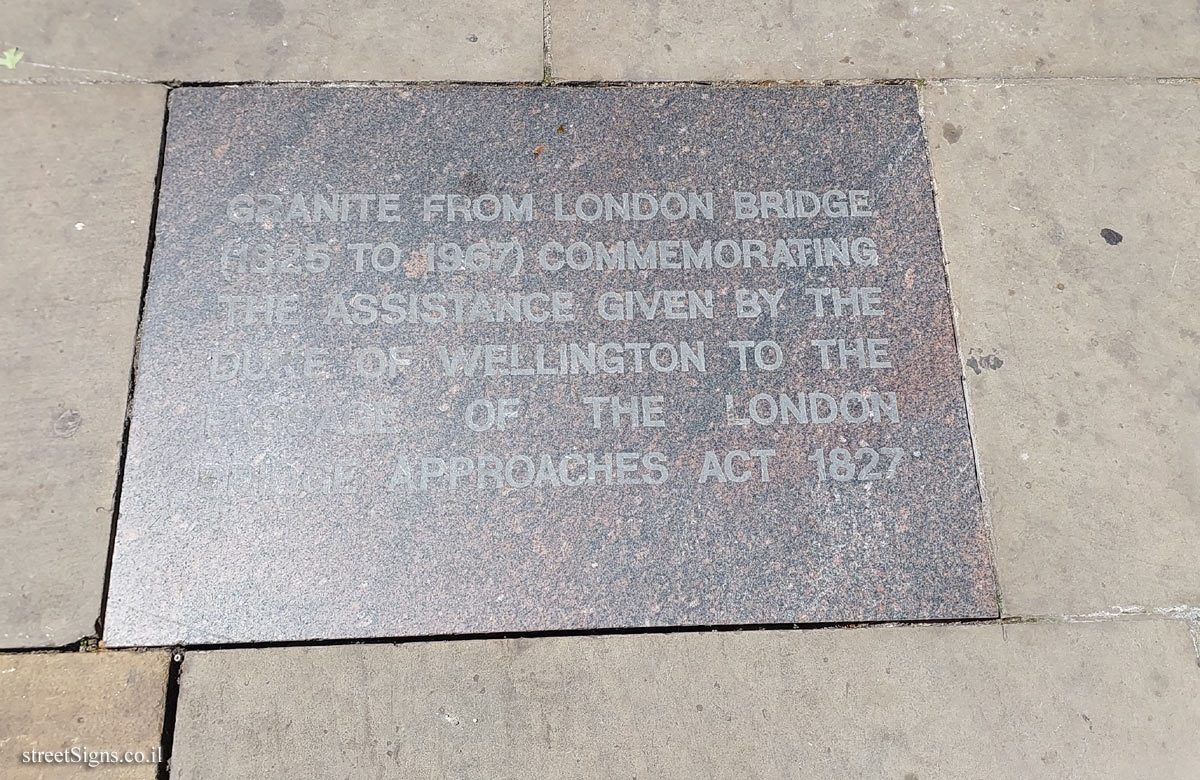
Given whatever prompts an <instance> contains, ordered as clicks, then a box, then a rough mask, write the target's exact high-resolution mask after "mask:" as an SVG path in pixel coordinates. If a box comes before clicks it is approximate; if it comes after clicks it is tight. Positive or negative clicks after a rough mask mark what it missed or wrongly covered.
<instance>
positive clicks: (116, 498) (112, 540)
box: [96, 89, 171, 641]
mask: <svg viewBox="0 0 1200 780" xmlns="http://www.w3.org/2000/svg"><path fill="white" fill-rule="evenodd" d="M170 100H171V90H170V89H168V90H167V91H166V94H165V95H164V96H163V116H162V130H161V134H160V136H159V141H158V166H157V168H156V169H155V172H154V189H153V195H152V197H151V200H150V219H149V223H150V226H149V229H148V234H147V237H146V257H145V260H144V261H143V265H142V287H141V290H140V292H139V295H138V313H137V319H136V320H135V323H134V330H133V350H132V353H131V355H130V357H131V361H130V366H129V383H128V391H129V392H128V395H127V396H126V398H125V420H124V427H123V430H122V432H121V448H120V454H119V457H118V459H117V482H116V485H115V486H114V487H113V511H112V524H111V526H110V527H109V532H108V557H107V558H106V559H105V564H104V586H103V588H102V589H101V593H100V614H99V617H97V618H96V637H97V641H102V640H103V639H104V620H105V617H106V616H107V611H108V589H109V584H110V582H111V580H112V566H113V557H114V555H115V554H116V549H117V524H118V521H119V519H120V516H121V489H122V485H123V484H124V481H125V459H126V456H127V455H128V452H129V428H130V422H131V420H132V417H133V394H134V388H135V386H136V385H137V366H138V355H139V354H140V352H141V342H142V338H141V336H142V317H143V315H144V314H145V311H146V288H147V287H148V286H149V283H150V261H151V258H152V257H153V255H154V239H155V231H156V230H157V228H158V195H159V188H160V187H161V185H162V175H163V163H164V158H165V156H166V150H167V120H168V118H169V115H170V105H171V103H170Z"/></svg>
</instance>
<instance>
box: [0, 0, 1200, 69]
mask: <svg viewBox="0 0 1200 780" xmlns="http://www.w3.org/2000/svg"><path fill="white" fill-rule="evenodd" d="M549 6H550V0H543V9H544V10H543V31H542V47H543V52H542V53H543V79H542V80H541V81H522V80H499V81H479V80H470V79H451V78H447V79H366V80H355V79H326V80H320V79H279V80H273V81H272V80H264V79H136V78H131V79H96V80H80V81H70V80H62V79H4V80H0V89H2V88H4V86H5V85H10V86H13V87H20V86H47V87H52V86H64V87H67V86H112V85H119V84H158V85H160V86H163V87H167V88H168V89H174V88H175V87H328V88H355V87H359V88H364V87H463V86H475V87H478V86H490V87H529V86H555V87H646V88H655V87H673V86H681V87H682V86H696V87H699V86H706V87H774V86H778V87H872V86H898V85H908V86H917V87H921V86H929V85H939V84H995V85H997V86H1005V85H1018V84H1019V85H1023V86H1025V85H1039V84H1041V85H1047V86H1048V85H1054V84H1064V83H1067V84H1069V83H1073V82H1080V83H1096V84H1129V85H1133V86H1136V85H1148V84H1162V85H1195V84H1200V76H955V77H945V78H927V77H919V76H897V77H891V78H864V79H720V78H712V79H677V80H666V79H663V80H640V81H630V80H621V79H557V80H553V79H550V76H549V75H548V74H549V70H548V69H549V68H551V66H552V62H551V52H550V16H549V13H550V12H549Z"/></svg>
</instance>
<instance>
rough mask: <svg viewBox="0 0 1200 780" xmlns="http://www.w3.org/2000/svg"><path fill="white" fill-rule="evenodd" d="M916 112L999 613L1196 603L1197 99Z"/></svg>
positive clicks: (1165, 87)
mask: <svg viewBox="0 0 1200 780" xmlns="http://www.w3.org/2000/svg"><path fill="white" fill-rule="evenodd" d="M924 99H925V117H926V123H927V126H928V129H929V138H930V143H931V155H932V158H933V167H934V177H935V180H936V185H937V189H938V200H939V208H940V212H941V219H942V225H943V228H944V235H945V244H946V257H947V261H948V263H949V273H950V279H951V292H952V297H953V299H954V302H955V305H956V306H957V308H958V315H959V316H958V321H959V330H960V338H959V340H960V346H961V349H962V351H963V353H964V354H963V357H964V359H965V362H966V365H965V368H964V371H965V372H966V377H967V384H968V400H969V402H970V404H971V407H972V409H973V415H974V417H973V419H974V432H975V436H976V441H977V446H978V452H979V457H980V460H981V465H982V472H983V484H984V489H985V494H986V500H987V502H988V505H989V510H988V511H989V512H990V515H991V518H992V525H993V529H994V531H993V532H994V536H995V543H996V555H997V559H998V562H997V565H998V569H999V573H1000V579H1001V590H1002V591H1003V595H1004V606H1005V609H1006V610H1007V611H1009V612H1010V613H1013V614H1050V613H1057V614H1061V613H1076V614H1078V613H1086V612H1092V611H1096V610H1103V609H1106V608H1109V607H1112V606H1122V607H1124V606H1132V605H1143V606H1147V605H1148V606H1153V607H1167V606H1174V605H1180V604H1183V605H1192V606H1195V605H1197V604H1200V545H1197V544H1196V543H1195V540H1196V539H1197V536H1198V533H1200V456H1198V455H1197V453H1198V452H1200V450H1198V449H1197V447H1196V442H1197V441H1198V440H1200V391H1198V390H1197V388H1200V365H1198V364H1197V361H1196V355H1197V354H1198V353H1200V309H1197V306H1196V296H1197V294H1200V266H1198V264H1197V246H1200V222H1198V221H1197V220H1196V219H1194V218H1193V215H1194V214H1195V212H1196V210H1197V209H1200V188H1197V183H1198V182H1200V179H1198V176H1197V171H1200V130H1198V128H1200V124H1198V123H1197V122H1196V121H1195V117H1196V116H1200V88H1198V87H1197V86H1196V85H1195V84H1160V85H1147V84H1099V83H1053V84H1038V85H1020V86H1017V85H997V84H976V85H954V86H950V87H930V88H928V89H927V90H926V91H925V92H924ZM1084 118H1086V121H1084Z"/></svg>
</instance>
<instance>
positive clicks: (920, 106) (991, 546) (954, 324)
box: [914, 84, 1004, 617]
mask: <svg viewBox="0 0 1200 780" xmlns="http://www.w3.org/2000/svg"><path fill="white" fill-rule="evenodd" d="M914 87H915V89H916V93H917V118H918V120H919V121H920V123H921V131H922V135H923V136H924V138H925V163H926V165H927V166H928V170H929V188H930V196H931V197H932V198H933V214H934V224H936V225H937V231H938V245H939V246H940V247H941V252H942V257H941V261H942V281H943V282H944V283H945V285H946V299H947V302H948V303H949V305H950V332H951V337H952V338H953V340H954V352H955V356H956V357H957V358H958V382H959V387H960V388H961V389H962V394H963V411H964V414H965V415H966V418H967V437H968V439H969V440H970V442H971V458H972V461H973V462H974V465H975V485H976V488H977V489H978V490H979V502H980V511H981V512H982V519H983V531H984V533H985V534H986V535H987V545H988V553H989V554H990V555H991V567H992V581H993V582H995V583H996V614H997V615H998V616H1001V617H1003V616H1004V589H1003V586H1002V584H1001V580H1000V571H999V568H998V567H997V565H996V561H997V560H999V558H998V557H997V550H996V535H995V532H994V530H993V526H992V513H991V502H990V501H989V500H988V494H987V490H986V488H985V486H984V482H983V468H982V466H981V465H980V463H981V462H980V459H979V442H978V440H977V437H976V427H975V414H974V409H973V407H972V405H971V394H970V393H969V392H968V389H967V372H966V367H965V366H964V365H963V360H964V358H965V357H966V355H965V352H964V350H963V341H962V337H961V328H960V315H959V311H958V304H957V303H956V302H955V299H954V288H953V286H952V285H951V283H950V258H949V256H948V255H947V253H946V229H945V227H944V226H943V225H942V209H941V201H940V200H939V199H938V188H937V177H936V176H935V175H934V171H933V153H932V150H931V149H930V146H929V134H928V133H926V132H925V129H926V128H925V94H924V90H923V89H922V87H921V85H919V84H918V85H914Z"/></svg>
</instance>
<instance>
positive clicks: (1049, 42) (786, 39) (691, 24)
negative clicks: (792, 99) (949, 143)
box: [551, 0, 1200, 81]
mask: <svg viewBox="0 0 1200 780" xmlns="http://www.w3.org/2000/svg"><path fill="white" fill-rule="evenodd" d="M1197 21H1198V20H1197V11H1196V6H1195V3H1193V2H1191V1H1190V0H1164V1H1163V2H1156V3H1153V4H1148V5H1145V6H1143V7H1141V8H1139V9H1138V10H1137V12H1136V13H1132V12H1131V11H1130V9H1129V8H1128V7H1127V6H1123V5H1119V4H1113V3H1107V2H1103V0H1076V1H1075V2H1056V3H1043V2H1037V0H1021V1H1020V2H1015V3H1012V2H1010V3H1003V4H995V3H986V2H981V1H980V0H968V1H967V2H960V3H953V4H948V3H943V2H933V0H864V1H863V2H854V3H834V2H823V3H794V2H792V0H765V2H759V3H754V4H753V5H751V4H748V3H744V2H743V3H729V2H723V0H702V1H701V2H694V0H663V1H662V2H655V3H643V2H638V1H637V0H614V2H605V3H596V2H592V0H554V2H552V3H551V30H552V37H551V57H552V69H553V76H554V77H555V78H557V79H567V80H595V79H599V80H618V81H624V80H633V81H642V80H652V81H654V80H675V79H682V80H709V79H750V80H757V79H772V80H785V81H802V80H825V79H879V78H955V77H1000V76H1197V75H1200V54H1198V53H1197V52H1198V51H1200V48H1198V44H1200V24H1198V23H1197Z"/></svg>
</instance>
